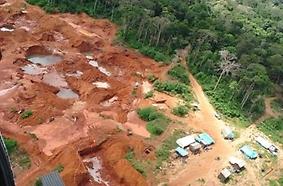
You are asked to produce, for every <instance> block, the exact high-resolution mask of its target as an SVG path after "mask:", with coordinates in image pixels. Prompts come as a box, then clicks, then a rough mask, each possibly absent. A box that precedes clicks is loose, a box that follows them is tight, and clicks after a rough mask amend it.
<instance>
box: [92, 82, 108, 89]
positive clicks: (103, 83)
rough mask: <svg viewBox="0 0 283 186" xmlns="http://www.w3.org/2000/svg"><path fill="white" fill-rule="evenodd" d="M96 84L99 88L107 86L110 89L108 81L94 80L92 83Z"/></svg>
mask: <svg viewBox="0 0 283 186" xmlns="http://www.w3.org/2000/svg"><path fill="white" fill-rule="evenodd" d="M92 84H93V85H94V86H96V87H97V88H105V89H108V88H110V85H109V83H107V82H99V81H97V82H94V83H92Z"/></svg>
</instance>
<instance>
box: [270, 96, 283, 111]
mask: <svg viewBox="0 0 283 186" xmlns="http://www.w3.org/2000/svg"><path fill="white" fill-rule="evenodd" d="M271 107H272V109H273V110H274V111H276V112H281V111H282V109H283V101H282V100H281V99H275V100H273V101H272V102H271Z"/></svg>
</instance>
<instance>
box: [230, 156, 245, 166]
mask: <svg viewBox="0 0 283 186" xmlns="http://www.w3.org/2000/svg"><path fill="white" fill-rule="evenodd" d="M229 162H230V163H231V164H232V165H234V164H237V165H238V166H239V167H240V168H243V167H245V165H246V163H245V162H244V161H243V160H241V159H238V158H236V157H234V156H231V157H230V158H229Z"/></svg>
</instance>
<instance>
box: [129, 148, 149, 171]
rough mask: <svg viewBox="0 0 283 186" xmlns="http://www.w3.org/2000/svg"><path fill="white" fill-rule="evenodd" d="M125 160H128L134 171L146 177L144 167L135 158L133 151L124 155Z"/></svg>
mask: <svg viewBox="0 0 283 186" xmlns="http://www.w3.org/2000/svg"><path fill="white" fill-rule="evenodd" d="M125 159H126V160H128V161H129V162H130V164H131V165H132V167H133V168H134V169H136V170H137V171H138V172H139V173H141V174H142V175H143V176H146V171H145V167H144V165H143V164H142V163H141V162H140V161H138V160H137V159H136V157H135V153H134V151H133V150H129V151H128V152H127V154H126V157H125Z"/></svg>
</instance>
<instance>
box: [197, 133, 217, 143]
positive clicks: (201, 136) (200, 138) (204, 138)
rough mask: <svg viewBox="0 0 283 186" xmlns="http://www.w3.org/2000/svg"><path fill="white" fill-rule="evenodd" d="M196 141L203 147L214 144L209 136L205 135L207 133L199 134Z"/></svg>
mask: <svg viewBox="0 0 283 186" xmlns="http://www.w3.org/2000/svg"><path fill="white" fill-rule="evenodd" d="M196 141H197V142H200V143H202V144H204V145H206V146H207V145H212V144H214V143H215V142H214V140H213V139H212V137H211V136H210V135H209V134H207V133H205V132H204V133H201V134H199V135H198V136H197V137H196Z"/></svg>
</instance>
